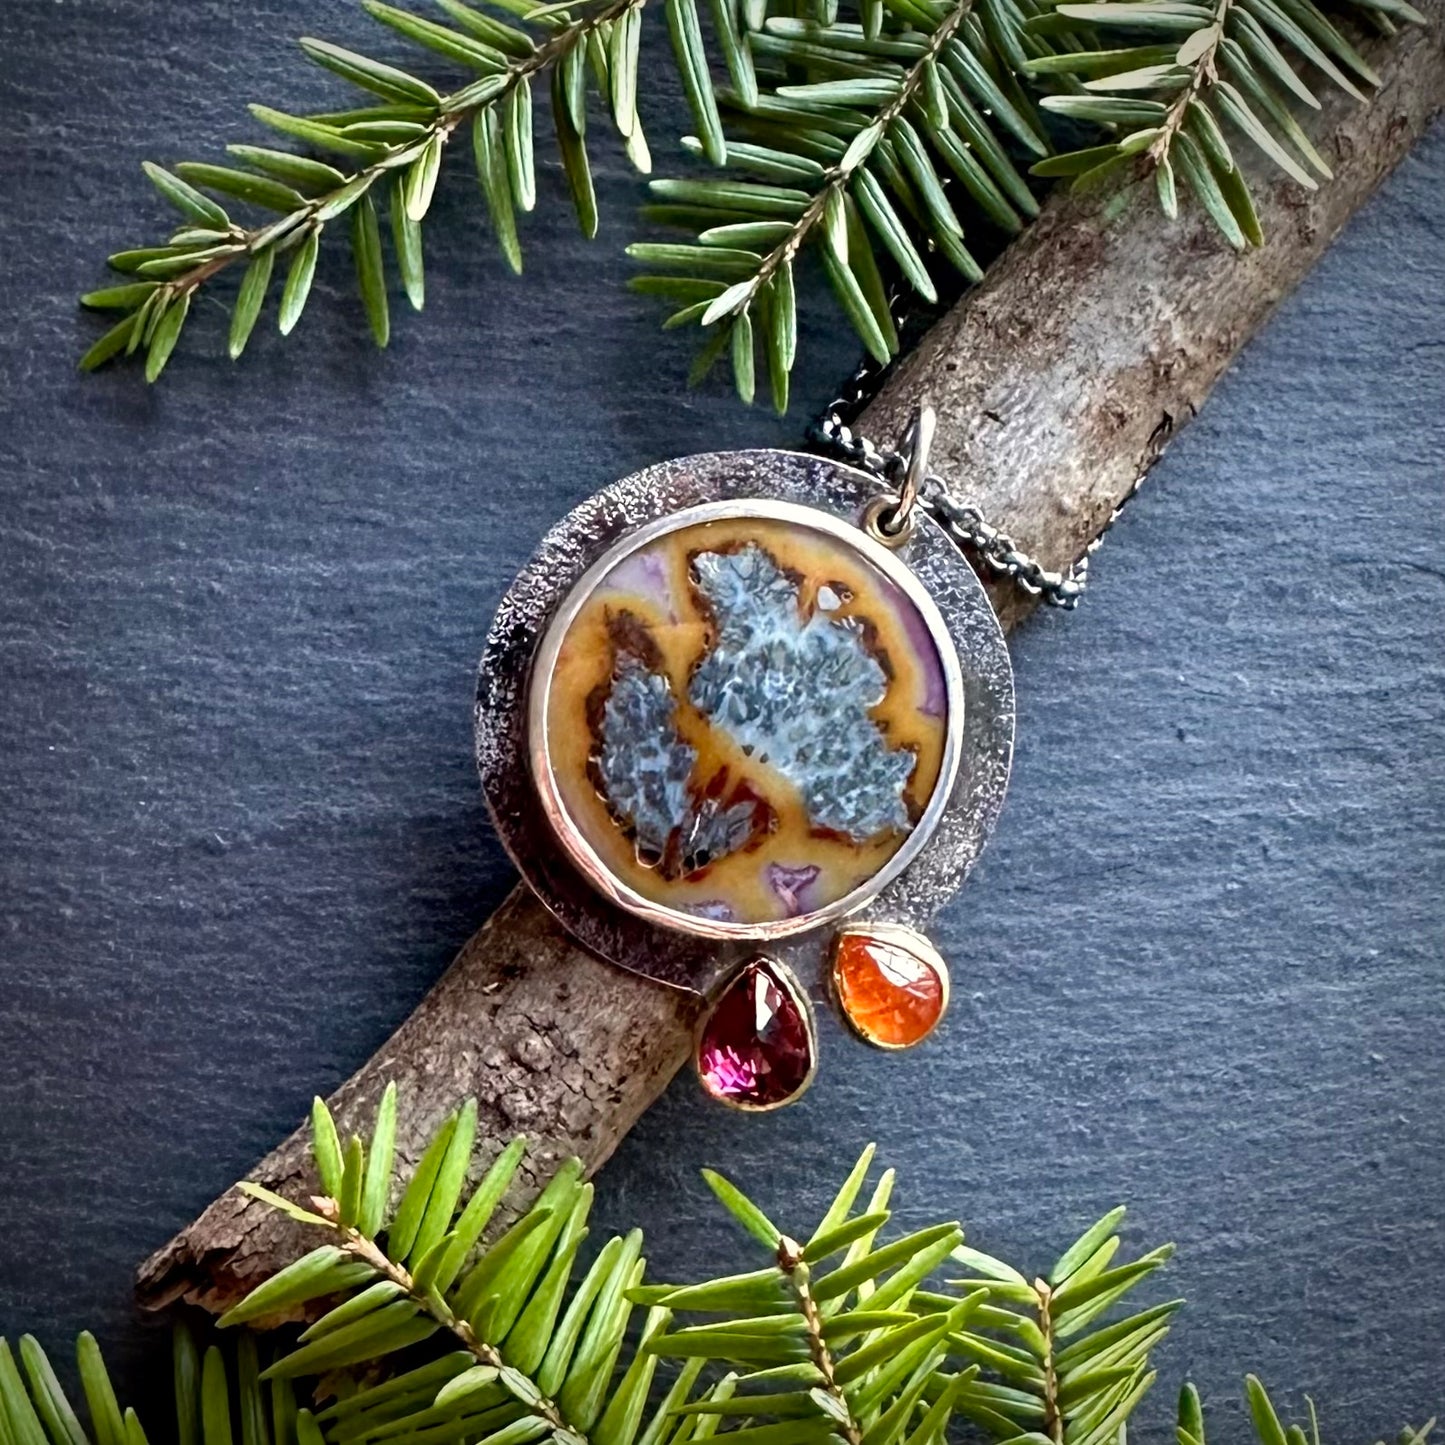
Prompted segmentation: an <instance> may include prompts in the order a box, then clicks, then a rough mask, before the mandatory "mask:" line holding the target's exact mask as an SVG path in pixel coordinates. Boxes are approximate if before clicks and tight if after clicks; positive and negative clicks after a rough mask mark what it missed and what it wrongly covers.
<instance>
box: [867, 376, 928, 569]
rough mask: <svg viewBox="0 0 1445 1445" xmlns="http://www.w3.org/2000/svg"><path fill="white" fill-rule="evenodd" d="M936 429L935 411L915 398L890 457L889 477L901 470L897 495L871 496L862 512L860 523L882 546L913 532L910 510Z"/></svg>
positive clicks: (914, 522)
mask: <svg viewBox="0 0 1445 1445" xmlns="http://www.w3.org/2000/svg"><path fill="white" fill-rule="evenodd" d="M937 429H938V414H937V413H936V412H935V411H934V409H933V408H932V407H931V406H930V405H929V404H928V403H927V402H926V401H922V402H919V403H918V405H917V406H915V407H914V408H913V415H912V416H911V417H910V418H909V421H908V425H907V426H906V427H905V428H904V430H903V435H902V437H901V438H900V439H899V442H898V449H897V450H896V451H895V452H894V453H893V455H892V457H891V459H890V460H891V465H890V467H889V473H890V480H892V479H893V477H894V476H896V475H897V474H898V473H900V472H901V473H902V476H901V479H900V480H899V481H898V492H897V495H896V496H888V495H884V496H881V497H877V498H875V499H874V501H873V502H872V504H871V505H870V506H869V507H868V509H867V511H866V512H865V514H864V519H863V524H864V527H865V528H866V529H867V530H868V532H869V533H870V534H871V535H872V536H873V537H874V538H875V539H876V540H877V541H879V542H882V543H883V545H884V546H886V547H899V546H901V545H902V544H903V543H904V542H906V541H907V540H908V538H909V537H911V536H912V535H913V529H914V527H915V526H916V525H917V520H918V519H917V517H916V516H915V515H914V512H915V509H916V508H917V506H918V501H919V498H920V497H921V496H922V494H923V486H924V483H925V482H926V481H927V480H928V458H929V453H930V452H931V451H932V449H933V435H934V432H935V431H937Z"/></svg>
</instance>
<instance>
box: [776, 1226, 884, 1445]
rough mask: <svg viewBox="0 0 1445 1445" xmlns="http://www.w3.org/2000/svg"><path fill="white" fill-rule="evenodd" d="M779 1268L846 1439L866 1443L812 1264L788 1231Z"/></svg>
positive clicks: (780, 1249) (782, 1242)
mask: <svg viewBox="0 0 1445 1445" xmlns="http://www.w3.org/2000/svg"><path fill="white" fill-rule="evenodd" d="M778 1268H779V1269H780V1270H782V1272H783V1275H784V1277H785V1278H786V1279H787V1281H788V1284H789V1286H790V1287H791V1288H792V1291H793V1298H794V1299H795V1300H796V1301H797V1304H798V1309H799V1311H800V1312H801V1314H802V1316H803V1319H804V1320H805V1321H806V1323H807V1329H808V1353H809V1354H810V1355H811V1356H812V1359H813V1364H814V1365H816V1366H817V1369H818V1373H819V1374H820V1375H822V1377H823V1389H824V1390H825V1391H826V1392H827V1394H828V1395H829V1396H831V1397H832V1399H833V1400H834V1401H836V1403H837V1405H838V1407H839V1410H840V1412H841V1414H840V1418H839V1420H838V1428H839V1429H840V1430H841V1431H842V1435H843V1439H844V1440H846V1441H847V1442H848V1445H862V1441H863V1427H862V1426H861V1425H860V1424H858V1422H857V1421H856V1420H855V1419H854V1418H853V1411H852V1409H851V1408H850V1406H849V1404H848V1397H847V1395H845V1394H844V1393H843V1387H842V1386H841V1385H840V1384H839V1383H838V1380H837V1377H836V1374H835V1373H834V1368H833V1354H832V1351H831V1350H829V1348H828V1345H827V1342H826V1341H825V1340H824V1339H823V1316H822V1313H821V1311H820V1310H819V1309H818V1302H817V1300H815V1299H814V1298H813V1291H812V1286H811V1283H810V1276H809V1271H808V1266H807V1265H806V1264H805V1263H804V1261H803V1246H802V1245H801V1244H799V1243H798V1242H797V1240H795V1239H789V1238H788V1236H787V1235H786V1234H785V1235H783V1237H782V1238H781V1239H780V1240H779V1241H778Z"/></svg>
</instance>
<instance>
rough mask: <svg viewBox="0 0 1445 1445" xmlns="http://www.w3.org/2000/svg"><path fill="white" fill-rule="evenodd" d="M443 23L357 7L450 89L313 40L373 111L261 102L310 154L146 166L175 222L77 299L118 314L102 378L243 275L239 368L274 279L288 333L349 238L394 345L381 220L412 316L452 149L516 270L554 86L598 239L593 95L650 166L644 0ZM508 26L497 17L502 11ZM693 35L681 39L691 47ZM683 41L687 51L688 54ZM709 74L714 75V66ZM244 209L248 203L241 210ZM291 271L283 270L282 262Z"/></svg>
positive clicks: (247, 147) (157, 361) (154, 346)
mask: <svg viewBox="0 0 1445 1445" xmlns="http://www.w3.org/2000/svg"><path fill="white" fill-rule="evenodd" d="M438 4H439V5H440V8H441V9H442V11H444V12H445V14H446V16H447V19H448V20H449V21H450V22H451V23H450V24H442V23H440V22H438V21H435V20H431V19H428V18H426V17H424V16H421V15H417V14H414V13H413V12H411V11H409V10H404V9H400V8H398V7H397V6H394V5H390V4H385V3H383V0H362V5H363V8H364V9H365V10H366V12H367V13H368V14H369V15H370V16H371V17H372V18H373V19H374V20H376V21H377V22H378V23H379V24H380V25H381V26H383V27H385V28H386V29H387V30H388V31H390V32H392V34H393V38H394V37H396V36H399V37H401V39H403V40H404V41H406V42H409V43H410V44H411V45H412V46H414V47H416V48H417V49H418V50H420V51H422V52H432V53H433V54H434V55H440V56H442V57H443V58H444V59H445V60H446V61H447V62H449V63H450V64H452V65H454V66H456V67H457V68H458V69H459V70H460V72H462V74H461V75H459V77H458V85H457V88H456V89H454V90H451V91H449V92H448V93H446V94H442V93H440V92H439V91H437V90H436V89H434V88H433V87H432V86H431V85H429V84H428V83H427V82H426V81H424V80H421V79H419V78H418V77H417V76H415V75H412V74H410V73H409V72H407V71H405V70H402V69H400V68H398V67H396V66H394V65H390V64H386V63H383V62H382V61H379V60H374V59H372V58H371V57H369V56H366V55H362V54H359V53H357V52H355V51H351V50H346V49H343V48H342V47H341V46H339V45H333V44H331V43H330V42H328V41H325V40H315V39H310V38H303V39H302V40H301V42H300V44H301V49H302V52H303V53H304V54H305V55H306V57H307V59H309V60H311V61H312V62H313V63H315V64H316V65H318V66H320V67H321V68H322V69H324V70H327V71H330V72H332V73H333V74H335V75H337V76H339V77H340V78H341V79H342V80H344V81H346V82H348V83H349V84H350V85H351V86H353V87H354V88H355V89H358V90H360V91H362V92H364V94H365V99H366V103H365V104H362V105H360V106H357V107H354V108H347V109H342V110H336V111H330V112H326V113H323V114H315V115H291V114H289V113H287V112H285V111H281V110H276V109H273V108H272V107H270V106H265V105H253V106H252V107H251V114H252V116H253V117H254V118H255V119H256V120H257V121H259V122H260V124H261V125H263V126H265V127H268V128H269V129H270V130H272V131H274V132H277V133H278V134H280V135H281V136H283V137H285V138H287V139H288V140H291V141H296V142H300V143H301V145H303V146H304V147H305V148H306V149H307V150H308V151H311V152H314V153H315V155H299V154H296V153H295V152H293V151H290V150H277V149H273V148H271V147H268V146H260V145H253V144H237V145H233V146H230V147H228V150H229V152H230V159H231V160H232V161H233V162H234V163H235V164H233V165H214V164H211V163H208V162H194V161H183V162H181V163H180V164H178V165H176V166H174V167H173V168H172V169H170V170H167V169H165V168H164V167H161V166H158V165H153V164H150V163H149V162H148V163H147V164H146V167H145V170H146V174H147V175H148V176H149V178H150V180H151V181H152V183H153V184H154V185H155V187H156V189H157V191H159V192H160V194H161V196H162V197H163V198H164V199H165V200H166V201H167V202H169V203H170V205H171V206H172V207H174V208H175V210H176V211H177V212H179V216H180V225H179V227H178V229H177V230H175V231H174V232H173V233H172V234H171V235H170V236H169V237H168V238H167V240H166V242H165V243H164V244H163V245H160V246H150V247H144V248H141V249H138V250H129V251H121V252H118V253H117V254H116V255H114V256H112V257H111V258H110V264H111V266H112V267H113V268H114V269H116V270H117V271H120V272H122V273H123V274H125V275H127V276H133V277H135V278H136V279H135V280H134V281H133V282H131V283H130V284H128V285H125V286H112V287H107V288H105V289H103V290H100V291H93V292H91V293H89V294H88V295H86V296H83V297H82V298H81V302H82V304H83V305H85V306H88V307H91V308H94V309H96V310H103V311H120V312H123V313H124V314H123V315H122V316H121V318H120V320H119V321H118V322H116V323H115V325H114V326H112V328H111V329H110V330H109V331H107V332H105V333H104V334H103V335H102V336H101V337H100V338H99V340H98V341H96V342H95V344H94V345H93V346H92V347H91V348H90V350H89V351H87V352H86V354H85V355H84V357H82V359H81V362H80V365H81V367H82V369H83V370H87V371H88V370H93V369H94V368H95V367H98V366H100V365H102V364H104V363H105V362H107V361H110V360H112V359H113V358H115V357H118V356H121V355H131V354H133V353H136V352H138V351H139V352H143V353H144V355H145V374H146V379H147V380H148V381H154V380H155V379H156V378H157V377H158V376H159V375H160V374H161V372H162V371H163V370H164V368H165V365H166V362H167V361H168V360H169V359H170V356H171V353H172V351H173V350H174V348H175V345H176V342H177V340H178V339H179V337H180V334H181V330H182V328H183V327H184V325H185V323H186V319H187V316H188V315H189V311H190V305H191V300H192V298H193V297H194V296H195V295H196V293H197V292H198V291H200V289H201V288H202V287H204V286H207V285H209V284H210V283H211V282H212V281H213V280H214V279H215V278H216V277H218V276H220V275H221V274H222V273H223V272H226V271H228V270H236V271H239V272H240V273H241V275H242V279H241V282H240V287H239V291H238V294H237V299H236V304H235V309H234V312H233V315H232V322H231V330H230V339H229V345H228V350H229V353H230V355H231V358H232V360H235V359H237V358H239V357H240V356H241V354H242V352H243V351H244V350H245V348H246V343H247V342H248V340H249V339H250V336H251V334H252V331H253V329H254V327H255V325H256V322H257V320H258V319H259V317H260V315H261V312H262V310H263V308H264V306H265V302H266V298H267V294H268V291H269V290H270V289H271V285H272V280H273V275H275V276H284V281H283V282H282V283H281V286H282V289H281V299H280V304H279V312H278V317H277V320H278V323H279V327H280V330H281V332H282V334H283V335H284V334H289V333H290V332H291V330H292V329H293V328H294V327H295V325H296V323H297V322H298V321H299V320H300V318H301V314H302V312H303V311H304V310H305V307H306V302H307V299H308V298H309V296H310V294H311V282H312V278H313V276H314V274H315V268H316V257H317V251H318V248H319V245H320V242H321V239H322V237H323V236H324V235H326V234H330V232H331V231H333V230H335V229H337V228H336V227H334V226H333V225H332V223H333V222H337V221H340V220H341V218H342V217H343V216H344V217H345V221H346V224H345V225H344V226H343V227H341V228H340V229H341V230H343V231H344V232H345V233H346V235H347V237H348V240H349V244H350V247H351V251H352V254H353V257H354V259H355V266H356V280H357V289H358V291H359V293H360V295H361V300H362V306H363V309H364V311H365V314H366V318H367V323H368V325H369V327H370V330H371V334H372V337H373V338H374V340H375V341H376V344H377V345H378V346H385V345H386V344H387V342H388V340H389V339H390V336H391V319H390V298H389V288H388V282H387V266H386V260H385V258H384V254H383V245H382V223H381V216H382V213H383V211H384V212H385V213H386V215H387V217H388V220H389V223H390V224H389V230H390V232H391V238H392V250H393V260H394V265H395V269H396V273H397V277H398V279H399V280H400V282H401V289H402V292H403V294H404V295H405V296H406V298H407V300H408V301H409V302H410V303H411V305H412V306H413V307H415V308H416V309H417V310H420V309H421V308H422V305H423V303H424V301H425V279H424V266H423V256H422V233H421V226H422V222H423V221H424V220H425V219H426V216H427V213H428V211H429V210H430V207H431V203H432V197H433V194H434V192H435V189H436V183H437V177H438V175H439V174H440V170H441V163H442V158H443V155H444V154H445V152H446V150H447V148H448V147H449V146H450V145H451V144H452V143H453V142H454V141H457V140H458V139H460V140H462V141H463V142H465V140H466V138H467V137H468V136H470V139H471V145H472V150H473V153H474V156H475V160H476V166H477V173H478V177H479V179H480V182H481V191H482V195H483V197H484V199H485V204H486V206H487V208H488V209H489V210H490V212H491V218H492V224H493V228H494V230H495V232H496V234H497V239H498V242H499V244H500V246H501V249H502V254H503V255H504V256H505V257H506V259H507V262H508V264H509V265H510V266H511V267H512V269H513V270H515V271H520V270H521V269H522V253H521V246H520V243H519V240H518V232H517V217H518V215H519V214H522V213H526V212H528V211H530V210H532V208H533V207H534V206H535V204H536V194H537V191H536V156H535V143H534V135H533V132H534V129H535V118H534V107H535V100H534V94H533V92H534V89H535V88H536V87H537V86H538V85H539V84H540V83H541V82H542V81H543V80H544V79H548V78H549V77H550V96H549V104H550V106H551V109H552V112H553V125H554V128H555V131H556V135H557V145H558V154H559V156H560V158H561V161H562V166H563V169H564V171H565V172H566V175H567V179H568V183H569V186H570V188H571V191H572V195H573V199H574V201H575V203H576V207H577V213H578V218H579V221H580V222H581V225H582V229H583V231H584V232H585V233H586V234H587V235H589V236H590V235H593V234H595V232H596V229H597V211H596V204H595V201H594V199H593V193H592V180H591V171H590V164H589V160H588V154H587V145H586V140H585V135H586V130H587V97H588V93H589V91H595V92H597V93H599V94H600V95H601V96H602V97H603V99H604V100H605V102H606V108H607V111H608V115H609V119H610V120H611V122H612V125H613V127H614V128H615V129H616V131H617V132H618V133H619V135H620V136H621V138H622V143H623V147H624V149H625V151H626V153H627V155H628V156H629V158H630V159H631V161H632V163H633V164H634V165H635V166H636V167H637V168H638V169H639V170H643V171H646V170H648V169H649V168H650V166H651V160H650V157H649V153H648V149H647V142H646V140H645V138H644V137H643V134H642V128H641V124H640V122H639V121H638V118H637V105H636V100H637V84H638V60H637V41H638V25H639V22H640V20H641V14H642V8H643V6H644V5H645V4H646V0H601V3H597V4H593V5H588V4H587V3H585V0H584V3H582V4H579V5H573V6H571V7H570V8H569V7H565V6H561V5H556V4H548V3H540V0H496V4H495V5H494V7H493V9H494V10H496V11H498V12H500V14H495V13H492V11H489V10H484V9H479V8H476V7H475V6H473V5H471V4H469V3H467V0H438ZM503 17H505V18H503ZM691 38H692V31H691V30H689V31H687V43H691ZM681 43H682V42H680V44H681ZM704 69H705V67H704ZM693 98H694V100H695V102H696V110H697V114H698V117H699V120H700V121H701V122H702V124H703V126H704V128H705V129H712V130H715V129H716V110H715V108H714V106H713V104H712V92H711V89H710V88H709V87H701V88H696V87H695V88H694V94H693ZM238 203H239V207H238ZM278 261H281V262H284V263H285V264H284V266H278V265H277V262H278Z"/></svg>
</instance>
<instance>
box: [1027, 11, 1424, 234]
mask: <svg viewBox="0 0 1445 1445" xmlns="http://www.w3.org/2000/svg"><path fill="white" fill-rule="evenodd" d="M1354 3H1355V5H1356V8H1357V10H1358V12H1359V13H1360V14H1361V15H1362V16H1363V17H1364V18H1365V19H1366V20H1367V21H1369V22H1371V23H1372V24H1373V25H1375V26H1377V27H1378V28H1380V29H1381V30H1384V31H1385V32H1387V33H1391V32H1393V29H1394V23H1395V22H1396V21H1404V22H1409V23H1415V24H1420V23H1423V22H1424V16H1422V15H1421V14H1420V12H1419V11H1418V10H1416V9H1415V8H1414V6H1412V5H1411V4H1409V3H1408V0H1354ZM1029 28H1031V29H1033V30H1035V31H1037V32H1039V33H1045V34H1061V33H1062V34H1067V35H1068V36H1070V38H1071V39H1073V40H1074V41H1076V42H1077V45H1076V47H1075V48H1073V49H1070V50H1066V51H1064V52H1062V53H1060V54H1056V55H1050V56H1043V57H1038V58H1035V59H1032V60H1029V61H1028V62H1026V65H1025V70H1026V71H1027V73H1028V74H1029V75H1030V76H1032V77H1033V78H1034V79H1035V80H1040V81H1041V80H1045V79H1047V78H1050V77H1057V78H1059V79H1061V80H1066V81H1068V82H1071V85H1070V88H1069V89H1068V90H1067V91H1066V92H1064V93H1061V94H1055V95H1049V96H1046V97H1045V98H1044V100H1043V101H1042V105H1043V106H1044V108H1045V109H1047V110H1049V111H1051V112H1053V113H1055V114H1058V115H1063V116H1067V117H1070V118H1071V119H1073V120H1076V121H1082V122H1084V123H1086V124H1089V125H1093V126H1097V127H1099V128H1101V129H1102V130H1103V131H1104V132H1105V134H1106V135H1107V136H1108V139H1107V140H1106V141H1105V142H1104V143H1102V144H1094V145H1090V146H1088V147H1086V148H1084V149H1082V150H1075V151H1072V152H1070V153H1068V154H1066V155H1061V156H1055V157H1051V158H1049V159H1047V160H1044V161H1042V162H1040V163H1039V164H1037V165H1036V166H1035V167H1034V174H1035V175H1041V176H1072V177H1074V184H1075V185H1081V186H1087V185H1092V184H1095V183H1097V182H1099V181H1101V180H1107V179H1108V178H1110V177H1118V176H1132V175H1134V174H1137V173H1138V172H1139V171H1140V170H1141V169H1143V170H1150V171H1152V172H1153V178H1154V185H1155V189H1156V191H1157V193H1158V197H1159V203H1160V205H1161V206H1162V208H1163V210H1164V213H1165V215H1167V216H1168V217H1169V218H1170V219H1171V220H1172V219H1173V218H1174V217H1175V216H1176V215H1177V214H1178V210H1179V180H1180V178H1182V179H1183V182H1184V185H1185V186H1186V187H1187V188H1188V190H1189V191H1191V192H1192V193H1193V194H1194V196H1195V197H1196V198H1197V199H1198V201H1199V203H1200V204H1201V205H1202V206H1203V207H1204V209H1205V211H1206V212H1207V213H1208V215H1209V216H1210V218H1211V219H1212V220H1213V221H1214V223H1215V224H1216V225H1217V226H1218V228H1219V230H1220V231H1221V232H1222V233H1223V235H1224V236H1225V238H1226V239H1227V240H1228V241H1229V243H1230V244H1231V245H1233V246H1236V247H1240V248H1243V247H1245V246H1257V245H1259V244H1260V243H1261V241H1262V240H1263V239H1264V238H1263V235H1262V233H1261V230H1260V225H1259V217H1258V215H1257V214H1256V211H1255V205H1254V200H1253V197H1252V195H1251V193H1250V186H1249V182H1248V181H1247V179H1246V177H1245V174H1244V172H1243V170H1242V169H1241V167H1240V164H1239V161H1238V158H1237V157H1236V155H1235V147H1237V146H1238V145H1239V142H1240V140H1244V141H1247V142H1248V143H1249V148H1250V149H1252V150H1254V151H1257V152H1259V153H1260V154H1261V155H1263V156H1264V157H1265V158H1266V159H1267V160H1268V161H1269V162H1270V164H1271V165H1272V166H1273V167H1274V168H1277V169H1278V170H1280V171H1282V172H1283V173H1284V174H1285V175H1287V176H1289V177H1290V178H1291V179H1292V180H1294V181H1295V182H1297V183H1298V184H1299V185H1301V186H1304V187H1305V188H1306V189H1308V190H1314V189H1316V188H1317V186H1318V180H1317V179H1316V178H1317V177H1319V178H1322V179H1325V180H1328V179H1329V178H1330V168H1329V166H1328V165H1327V164H1326V163H1325V161H1324V159H1323V157H1322V156H1321V155H1320V154H1319V152H1318V151H1317V150H1316V149H1315V147H1314V146H1313V145H1312V144H1311V142H1310V139H1309V137H1308V135H1307V134H1306V133H1305V130H1304V129H1303V127H1302V126H1301V125H1300V124H1299V122H1298V120H1297V119H1296V118H1295V108H1296V107H1298V106H1300V105H1303V106H1305V107H1307V108H1312V109H1314V110H1318V109H1319V108H1320V102H1319V99H1318V97H1317V96H1316V95H1315V93H1314V91H1313V90H1312V89H1311V82H1313V83H1314V84H1316V85H1317V84H1318V83H1319V81H1318V77H1323V78H1324V79H1325V80H1326V81H1327V82H1329V83H1330V84H1332V85H1335V86H1337V87H1339V88H1340V89H1341V90H1343V91H1345V92H1346V93H1347V94H1349V95H1351V96H1353V97H1354V98H1355V99H1356V100H1359V101H1361V102H1363V101H1364V100H1365V99H1366V94H1365V91H1364V90H1363V89H1362V88H1361V87H1362V86H1375V85H1378V84H1379V77H1378V76H1377V75H1376V74H1375V72H1374V71H1373V70H1372V69H1371V67H1370V66H1369V65H1368V64H1367V63H1366V62H1365V61H1364V60H1363V59H1362V58H1361V57H1360V55H1359V52H1358V51H1357V50H1356V49H1355V47H1354V46H1353V45H1351V44H1350V42H1349V41H1348V40H1347V39H1346V38H1345V36H1344V35H1343V34H1342V33H1341V32H1340V31H1339V30H1338V29H1337V28H1336V27H1335V25H1334V24H1333V23H1332V22H1331V21H1330V19H1329V18H1328V17H1327V16H1326V15H1325V14H1324V12H1323V11H1322V10H1320V8H1319V7H1318V6H1317V5H1316V4H1315V3H1314V0H1210V3H1204V4H1199V3H1194V0H1102V3H1085V4H1073V3H1060V4H1058V5H1056V7H1055V8H1054V10H1053V11H1052V13H1051V14H1048V15H1045V16H1041V17H1036V18H1035V19H1033V20H1031V21H1030V22H1029ZM1307 76H1308V79H1307V78H1306V77H1307ZM1231 139H1232V140H1233V142H1234V145H1233V146H1232V145H1231V144H1230V141H1231Z"/></svg>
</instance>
